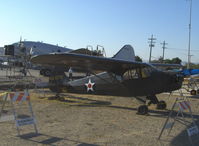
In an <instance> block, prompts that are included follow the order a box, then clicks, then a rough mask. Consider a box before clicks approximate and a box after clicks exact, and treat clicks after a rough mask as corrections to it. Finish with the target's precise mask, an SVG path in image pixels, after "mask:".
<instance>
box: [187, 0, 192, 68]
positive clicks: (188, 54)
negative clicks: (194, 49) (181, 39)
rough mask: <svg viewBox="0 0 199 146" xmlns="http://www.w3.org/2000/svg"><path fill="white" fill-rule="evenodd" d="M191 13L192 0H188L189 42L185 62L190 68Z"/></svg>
mask: <svg viewBox="0 0 199 146" xmlns="http://www.w3.org/2000/svg"><path fill="white" fill-rule="evenodd" d="M191 14H192V0H190V9H189V44H188V63H187V69H189V68H190V62H191V54H190V51H191Z"/></svg>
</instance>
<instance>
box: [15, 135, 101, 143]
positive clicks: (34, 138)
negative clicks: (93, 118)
mask: <svg viewBox="0 0 199 146" xmlns="http://www.w3.org/2000/svg"><path fill="white" fill-rule="evenodd" d="M19 137H20V138H22V139H24V140H28V141H31V142H35V143H38V144H45V145H51V146H55V145H57V144H56V143H57V142H60V141H63V140H64V141H65V142H67V141H68V142H69V143H70V142H74V143H75V144H77V145H78V146H98V145H95V144H89V143H84V142H80V141H75V140H70V139H67V138H59V137H54V136H50V135H46V134H41V133H28V134H24V135H20V136H19Z"/></svg>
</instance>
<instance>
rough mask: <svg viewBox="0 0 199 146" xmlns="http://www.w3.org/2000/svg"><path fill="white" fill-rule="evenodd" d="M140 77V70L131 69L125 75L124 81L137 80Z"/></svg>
mask: <svg viewBox="0 0 199 146" xmlns="http://www.w3.org/2000/svg"><path fill="white" fill-rule="evenodd" d="M139 77H140V73H139V69H130V70H127V71H126V72H125V73H124V74H123V79H124V80H129V79H137V78H139Z"/></svg>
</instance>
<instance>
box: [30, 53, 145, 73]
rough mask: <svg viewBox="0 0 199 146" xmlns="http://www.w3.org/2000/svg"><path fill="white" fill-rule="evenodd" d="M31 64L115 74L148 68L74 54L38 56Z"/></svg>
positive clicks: (137, 63)
mask: <svg viewBox="0 0 199 146" xmlns="http://www.w3.org/2000/svg"><path fill="white" fill-rule="evenodd" d="M31 62H32V63H35V64H40V65H44V66H59V67H67V66H70V67H74V68H78V69H84V70H87V71H92V70H100V71H108V72H113V73H116V74H122V73H124V72H125V71H126V70H128V69H130V68H131V69H133V68H137V67H141V66H148V64H146V63H140V62H134V61H125V60H121V59H115V58H104V57H97V56H90V55H85V54H75V53H62V54H46V55H39V56H35V57H32V59H31Z"/></svg>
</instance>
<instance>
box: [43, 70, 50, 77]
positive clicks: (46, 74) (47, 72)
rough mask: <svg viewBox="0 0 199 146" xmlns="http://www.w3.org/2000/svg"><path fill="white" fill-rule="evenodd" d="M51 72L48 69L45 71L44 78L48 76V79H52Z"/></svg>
mask: <svg viewBox="0 0 199 146" xmlns="http://www.w3.org/2000/svg"><path fill="white" fill-rule="evenodd" d="M51 74H52V73H51V70H49V69H46V70H45V71H44V76H46V77H50V76H51Z"/></svg>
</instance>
